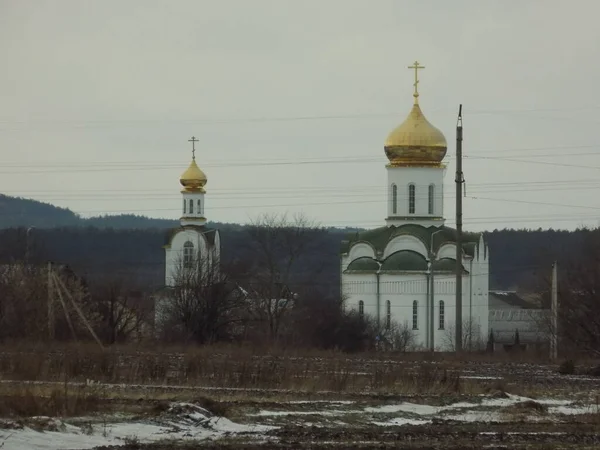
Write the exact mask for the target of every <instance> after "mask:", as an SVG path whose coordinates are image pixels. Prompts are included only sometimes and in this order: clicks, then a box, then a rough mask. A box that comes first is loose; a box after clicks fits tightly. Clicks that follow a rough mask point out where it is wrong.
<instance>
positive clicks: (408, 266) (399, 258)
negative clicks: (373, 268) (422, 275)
mask: <svg viewBox="0 0 600 450" xmlns="http://www.w3.org/2000/svg"><path fill="white" fill-rule="evenodd" d="M381 270H400V271H425V270H427V260H426V259H425V257H424V256H423V255H421V254H419V253H417V252H413V251H412V250H401V251H399V252H396V253H392V254H391V255H390V256H388V257H387V258H386V259H385V261H383V264H382V265H381Z"/></svg>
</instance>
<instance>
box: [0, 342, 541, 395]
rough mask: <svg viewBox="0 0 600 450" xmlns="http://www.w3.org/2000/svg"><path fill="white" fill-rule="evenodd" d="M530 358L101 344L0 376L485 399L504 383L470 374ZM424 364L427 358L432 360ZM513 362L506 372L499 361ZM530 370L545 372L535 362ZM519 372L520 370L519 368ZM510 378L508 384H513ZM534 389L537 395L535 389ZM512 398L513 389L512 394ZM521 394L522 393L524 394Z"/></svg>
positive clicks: (32, 359) (56, 353) (57, 350)
mask: <svg viewBox="0 0 600 450" xmlns="http://www.w3.org/2000/svg"><path fill="white" fill-rule="evenodd" d="M525 355H526V354H524V353H519V354H517V356H516V357H518V358H519V360H518V361H516V360H514V358H513V356H510V355H506V354H503V355H502V356H501V357H498V360H495V359H491V358H492V357H490V355H480V354H463V355H458V356H457V355H454V354H452V355H448V354H435V355H432V354H430V353H427V354H421V353H416V354H390V353H368V354H352V355H349V354H345V353H339V352H333V351H316V350H307V351H300V350H285V349H280V348H270V349H264V348H262V349H261V348H249V347H244V346H221V345H220V346H205V347H189V348H181V347H180V348H148V347H144V346H133V345H130V346H114V347H111V348H109V349H107V350H101V349H99V348H98V347H97V346H95V345H91V344H80V345H75V344H71V345H51V346H41V345H28V344H19V345H5V346H3V347H0V374H2V377H3V378H5V379H7V380H27V381H54V382H60V383H63V382H64V381H65V380H67V381H69V382H70V383H74V382H79V383H86V381H87V380H93V381H95V382H101V383H112V384H127V385H159V386H210V387H213V388H223V389H231V388H236V389H240V390H282V391H284V390H293V391H302V392H323V391H331V392H337V393H340V394H342V393H345V394H347V393H365V392H368V393H372V394H377V393H381V394H422V395H450V394H479V393H485V392H489V391H490V389H491V390H508V389H506V387H507V386H505V385H504V384H503V385H502V386H496V387H495V386H494V383H496V382H489V381H488V382H486V381H484V380H472V379H466V378H462V377H461V374H462V373H463V372H464V371H465V370H469V371H473V370H476V369H477V367H478V365H485V364H491V362H492V361H493V362H494V363H495V364H497V365H498V367H508V366H511V364H522V362H521V361H522V360H523V358H525ZM426 358H429V360H427V359H426ZM506 358H510V361H509V362H506V363H505V364H504V365H501V364H500V363H499V361H505V359H506ZM530 363H531V367H541V366H540V365H539V364H534V363H533V361H531V362H530ZM515 367H516V366H515ZM510 381H511V380H510V377H505V382H503V383H505V384H506V383H509V382H510ZM536 389H538V388H537V387H536ZM511 392H512V390H511ZM521 392H523V389H521Z"/></svg>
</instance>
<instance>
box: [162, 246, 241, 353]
mask: <svg viewBox="0 0 600 450" xmlns="http://www.w3.org/2000/svg"><path fill="white" fill-rule="evenodd" d="M160 304H161V306H160V307H159V309H160V311H159V315H160V321H161V322H162V326H163V328H164V329H165V330H168V334H169V335H170V337H171V338H181V339H183V340H186V341H194V342H196V343H199V344H205V343H214V342H217V341H220V340H226V339H230V338H231V337H232V335H233V334H235V329H234V328H235V326H236V325H239V324H240V323H241V322H242V321H243V320H244V318H245V316H244V309H245V306H246V296H245V294H244V291H243V290H242V289H240V288H239V286H238V284H237V283H236V282H234V280H233V279H232V278H231V277H230V275H229V272H228V270H227V268H223V267H218V266H217V265H213V264H212V263H211V262H210V261H207V260H206V259H203V258H201V257H200V256H198V257H196V258H194V260H193V261H184V260H183V258H182V259H181V261H180V262H179V263H178V265H177V269H176V271H175V273H174V286H173V287H172V288H169V290H168V292H167V294H166V295H165V297H164V298H163V299H162V300H161V301H160ZM176 331H178V332H179V333H180V334H179V336H178V333H176Z"/></svg>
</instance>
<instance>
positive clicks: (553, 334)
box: [550, 261, 558, 360]
mask: <svg viewBox="0 0 600 450" xmlns="http://www.w3.org/2000/svg"><path fill="white" fill-rule="evenodd" d="M557 278H558V264H557V263H556V261H555V262H554V264H552V292H551V296H552V305H551V309H550V312H551V317H552V326H551V331H550V359H551V360H556V359H557V358H558V280H557Z"/></svg>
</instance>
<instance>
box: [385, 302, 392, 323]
mask: <svg viewBox="0 0 600 450" xmlns="http://www.w3.org/2000/svg"><path fill="white" fill-rule="evenodd" d="M391 327H392V302H390V301H389V300H388V301H387V302H385V328H386V330H389V329H390V328H391Z"/></svg>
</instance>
